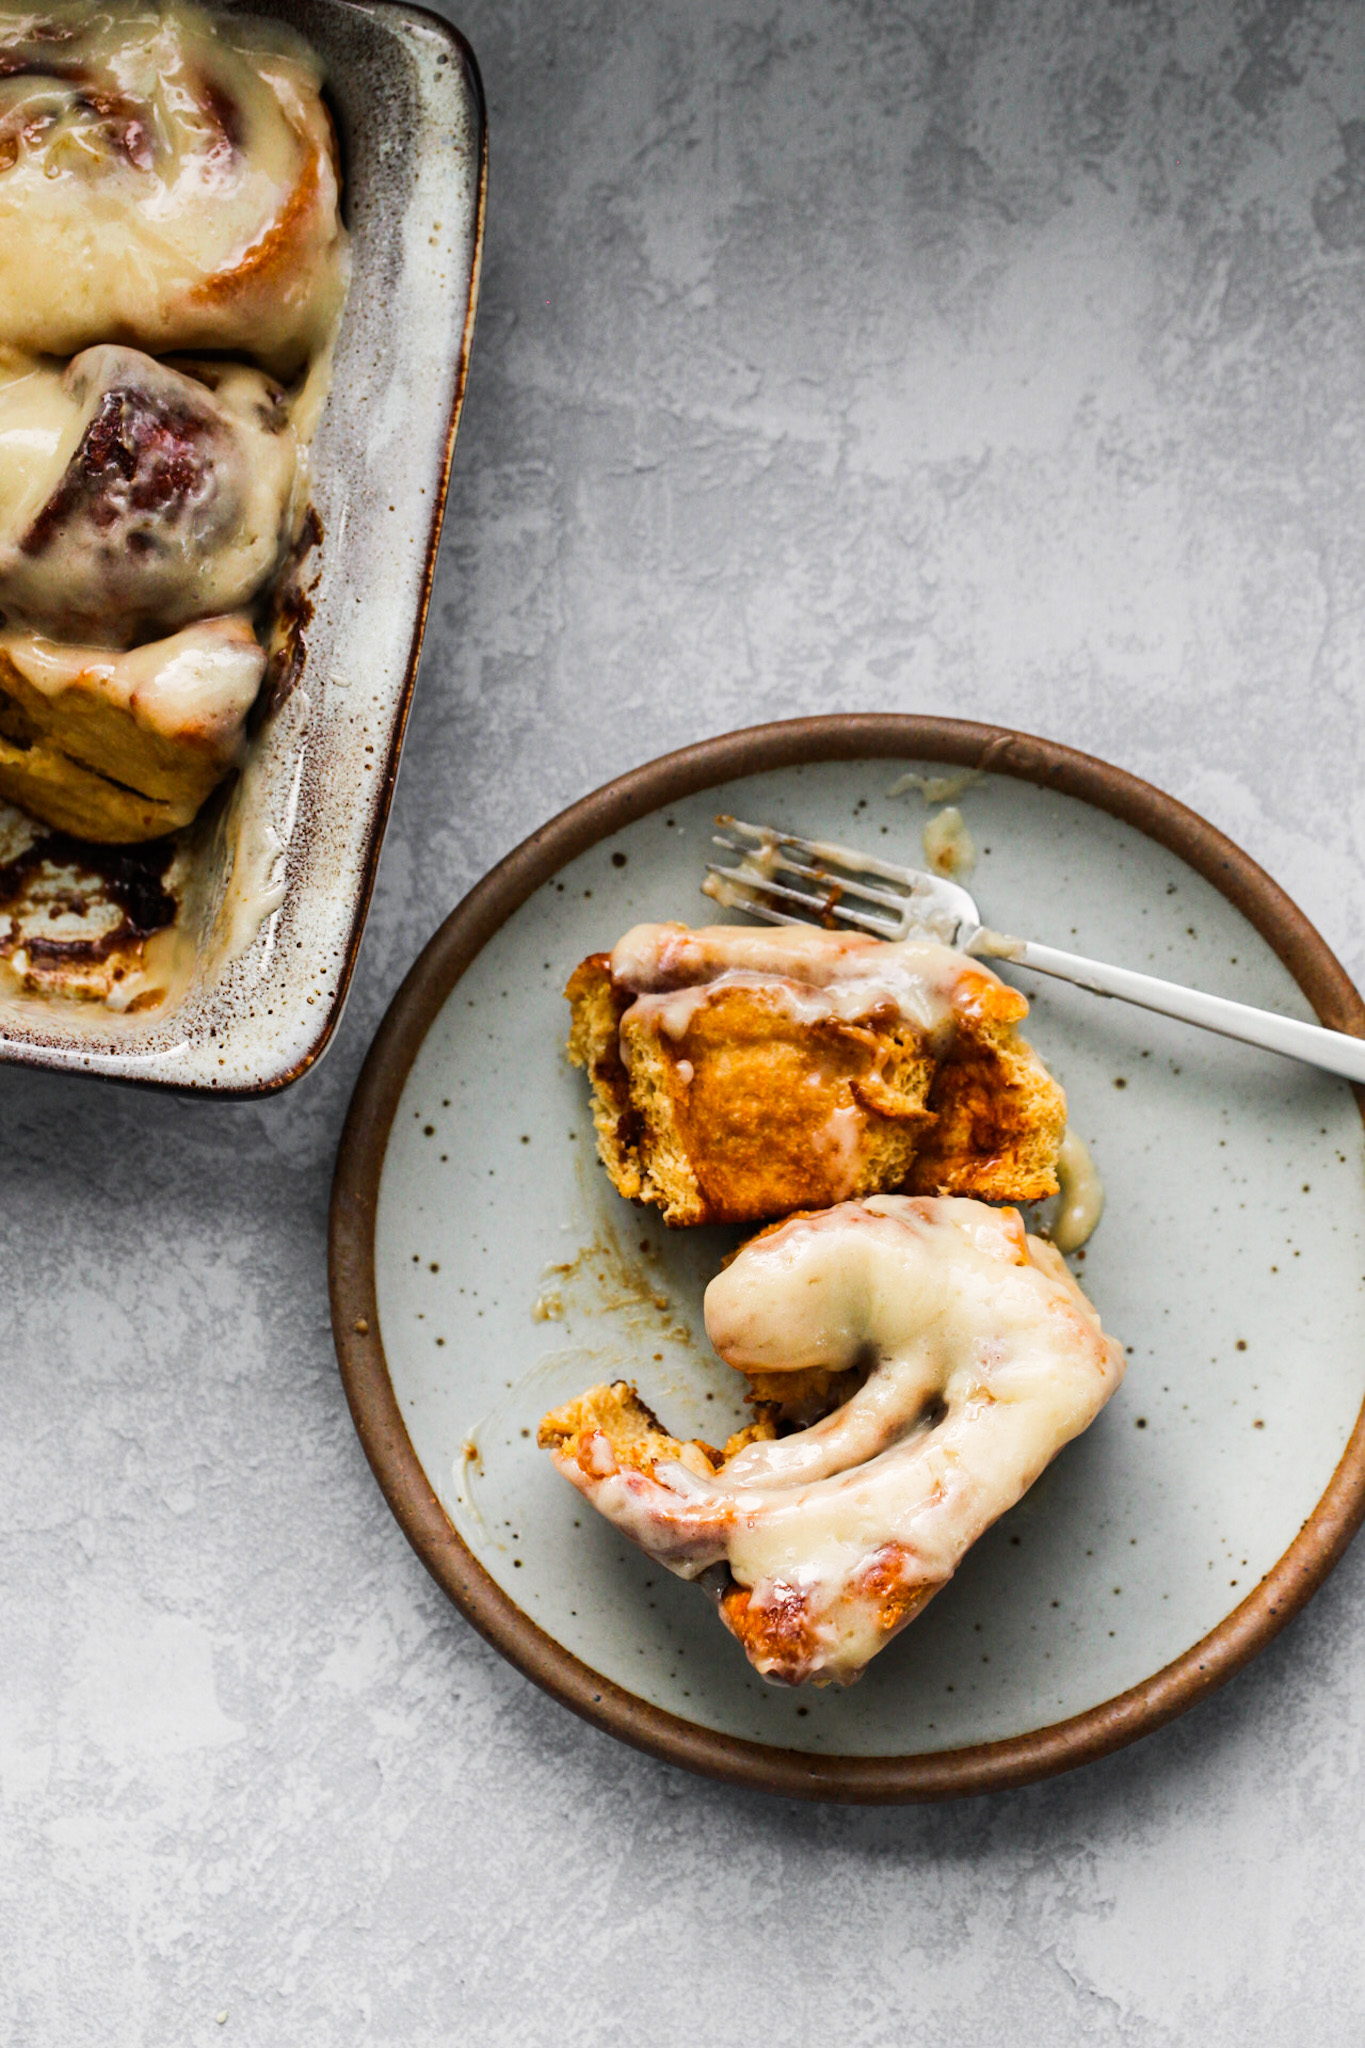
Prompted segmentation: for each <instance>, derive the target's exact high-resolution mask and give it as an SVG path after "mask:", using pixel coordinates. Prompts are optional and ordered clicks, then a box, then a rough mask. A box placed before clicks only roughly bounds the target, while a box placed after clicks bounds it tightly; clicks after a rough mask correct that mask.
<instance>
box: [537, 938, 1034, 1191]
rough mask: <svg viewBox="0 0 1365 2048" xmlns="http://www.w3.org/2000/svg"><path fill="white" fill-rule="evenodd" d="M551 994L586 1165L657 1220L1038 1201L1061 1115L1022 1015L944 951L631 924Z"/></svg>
mask: <svg viewBox="0 0 1365 2048" xmlns="http://www.w3.org/2000/svg"><path fill="white" fill-rule="evenodd" d="M565 994H566V995H567V997H568V999H569V1002H570V1003H571V1005H572V1008H573V1020H572V1027H571V1032H570V1037H569V1057H570V1059H571V1060H572V1061H573V1062H574V1063H575V1064H576V1065H578V1066H583V1067H586V1068H587V1070H588V1073H589V1077H590V1079H591V1082H592V1087H593V1097H594V1104H593V1116H594V1121H595V1123H596V1128H597V1141H598V1150H599V1152H600V1154H601V1157H602V1160H603V1163H604V1164H605V1166H606V1168H607V1171H608V1173H609V1174H610V1176H611V1179H612V1181H613V1183H614V1185H615V1186H616V1188H617V1189H618V1190H619V1191H620V1193H621V1194H623V1195H626V1196H628V1197H631V1198H634V1199H636V1200H639V1201H642V1202H647V1203H651V1204H653V1205H654V1206H656V1207H658V1208H659V1209H661V1210H662V1212H663V1217H664V1221H665V1222H667V1223H674V1224H693V1223H746V1222H762V1221H764V1220H766V1219H767V1218H769V1217H773V1216H782V1215H787V1214H790V1212H791V1211H792V1210H794V1209H809V1208H823V1207H825V1206H828V1205H829V1204H831V1203H835V1202H840V1201H845V1200H847V1199H848V1198H849V1197H850V1196H854V1195H864V1194H873V1193H875V1192H877V1191H878V1190H879V1189H896V1188H908V1189H910V1190H912V1191H914V1192H916V1193H926V1194H961V1195H978V1196H981V1197H983V1198H985V1199H987V1200H991V1201H1031V1200H1035V1199H1037V1198H1039V1197H1042V1196H1044V1195H1050V1194H1055V1193H1056V1190H1057V1177H1056V1161H1057V1153H1058V1148H1059V1146H1060V1144H1061V1141H1062V1135H1063V1132H1064V1130H1065V1128H1066V1100H1065V1097H1064V1095H1063V1093H1062V1091H1061V1089H1060V1088H1059V1087H1058V1086H1057V1083H1056V1082H1055V1081H1054V1080H1053V1079H1052V1077H1051V1076H1050V1075H1049V1074H1048V1072H1047V1070H1046V1068H1045V1067H1044V1066H1043V1064H1042V1062H1041V1060H1039V1059H1038V1057H1037V1055H1036V1054H1035V1053H1034V1051H1033V1049H1032V1047H1031V1046H1029V1045H1028V1044H1027V1043H1026V1042H1025V1040H1023V1039H1022V1038H1020V1037H1019V1036H1018V1033H1017V1030H1016V1026H1017V1024H1018V1023H1019V1021H1020V1019H1021V1018H1023V1017H1024V1016H1026V1015H1027V1013H1028V1003H1027V1001H1026V1000H1025V998H1024V997H1023V996H1022V995H1020V994H1019V992H1018V991H1017V990H1016V989H1013V988H1009V987H1007V986H1006V984H1005V983H1004V982H1002V981H1001V980H1000V979H999V978H998V976H996V975H995V974H993V973H992V972H991V970H990V969H989V968H988V967H984V966H983V965H982V964H981V963H980V962H979V961H976V960H971V959H968V958H967V957H966V956H965V955H964V954H961V953H955V952H952V951H950V950H949V949H948V948H947V947H945V946H938V945H931V944H920V943H912V942H905V943H901V944H896V945H892V944H888V943H886V942H885V941H883V940H879V939H873V938H866V937H863V936H861V935H859V934H856V933H850V932H832V931H819V930H814V929H810V928H806V927H802V928H799V929H798V928H795V927H790V928H786V929H781V930H777V931H771V930H757V929H755V928H754V927H752V926H741V925H717V926H713V927H711V928H707V929H702V930H698V931H692V930H689V929H688V927H687V926H686V925H681V924H662V925H639V926H637V927H636V928H635V930H633V931H631V932H628V933H627V934H626V936H625V937H624V938H623V939H622V940H621V941H620V943H619V944H618V945H617V946H616V948H615V949H614V951H613V952H612V953H611V954H609V955H608V954H604V953H601V954H594V955H593V956H592V957H591V958H589V959H587V960H585V961H584V962H583V963H582V965H581V966H580V967H579V968H577V970H576V971H575V973H574V974H573V976H572V977H571V979H570V981H569V985H568V987H567V989H566V990H565Z"/></svg>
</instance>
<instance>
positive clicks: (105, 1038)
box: [0, 0, 486, 1095]
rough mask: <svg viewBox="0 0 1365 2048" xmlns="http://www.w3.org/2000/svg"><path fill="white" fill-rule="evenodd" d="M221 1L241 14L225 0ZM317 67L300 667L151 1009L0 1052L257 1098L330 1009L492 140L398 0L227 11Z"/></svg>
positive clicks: (380, 803) (358, 885) (444, 422)
mask: <svg viewBox="0 0 1365 2048" xmlns="http://www.w3.org/2000/svg"><path fill="white" fill-rule="evenodd" d="M220 4H226V5H232V4H234V0H220ZM240 4H241V5H242V6H243V8H244V9H245V11H247V12H249V13H263V14H269V15H275V16H278V17H279V18H280V19H281V20H283V21H285V22H287V23H289V25H290V26H291V27H293V28H296V29H298V30H299V31H300V32H301V33H302V34H303V35H305V36H306V37H307V38H308V40H309V41H310V42H311V43H312V44H313V46H314V48H315V49H316V50H317V52H318V54H319V55H320V56H321V58H322V60H323V64H324V67H325V72H326V92H327V98H328V101H329V104H330V105H331V107H332V110H333V113H334V115H335V117H336V124H337V131H338V136H339V139H340V143H341V150H342V160H343V179H344V182H343V207H344V210H345V215H346V220H347V225H348V227H349V228H350V231H351V248H352V257H353V271H352V278H351V288H350V292H349V295H348V298H347V302H346V307H345V310H344V312H343V315H342V321H341V328H340V332H339V334H338V337H337V349H336V359H335V363H334V366H333V376H332V386H331V392H330V395H329V398H328V402H327V405H326V407H325V409H324V412H323V415H322V422H321V426H320V428H319V431H318V434H317V438H316V440H315V441H314V444H313V449H312V479H313V485H312V495H313V502H314V506H315V509H316V510H317V512H318V514H319V516H320V519H321V525H322V540H321V544H320V547H319V549H318V553H317V555H316V557H312V558H310V561H315V562H316V564H317V569H316V575H315V578H314V579H313V581H312V585H311V588H310V592H309V598H310V602H311V605H312V608H313V615H312V618H311V621H310V622H309V624H308V625H307V627H306V629H305V632H304V651H303V666H302V671H301V674H300V676H299V679H298V682H297V684H296V685H295V687H294V688H293V690H292V691H291V693H290V694H289V696H288V697H287V698H286V699H285V701H284V702H283V704H282V705H281V706H280V707H279V708H278V709H277V710H275V711H274V712H272V713H271V714H270V716H269V717H267V719H266V721H265V723H264V725H263V726H262V728H261V730H260V732H259V733H258V734H257V735H256V737H255V739H254V740H253V741H252V744H251V750H250V755H249V758H248V761H247V765H246V767H245V768H244V770H243V772H242V775H241V777H240V778H239V780H238V782H237V785H236V787H235V790H234V792H233V796H232V801H231V803H230V804H228V805H227V806H226V807H225V808H224V807H223V806H221V805H214V804H210V805H209V806H208V807H207V808H206V810H205V812H204V813H203V814H202V815H201V819H200V820H199V822H198V824H197V825H196V826H195V827H194V828H193V830H192V832H191V834H190V835H189V846H190V876H189V880H188V882H187V884H186V886H185V890H184V895H183V898H182V903H181V911H180V918H179V923H180V925H181V928H182V930H183V931H184V933H185V935H186V940H187V947H188V950H189V952H190V954H191V956H192V960H193V967H192V972H191V973H190V975H189V979H188V982H187V984H186V985H185V987H184V988H183V991H182V992H180V993H179V994H177V996H176V997H175V998H174V999H173V1000H172V1001H169V1002H167V1003H166V1004H164V1005H163V1006H161V1007H159V1008H158V1009H156V1010H152V1011H146V1012H141V1013H129V1014H125V1015H122V1016H120V1015H116V1014H115V1013H114V1012H113V1011H111V1010H109V1009H107V1008H106V1007H105V1006H104V1005H103V1004H102V1003H96V1002H90V1003H81V1002H70V1001H65V1000H46V999H43V998H41V997H30V996H24V997H14V998H5V999H0V1060H8V1061H15V1062H18V1063H21V1064H24V1065H30V1066H40V1067H56V1068H60V1069H63V1070H65V1071H68V1072H73V1073H89V1074H102V1075H109V1076H116V1077H118V1078H119V1079H121V1080H128V1081H142V1082H153V1083H158V1084H160V1085H162V1086H165V1087H172V1088H178V1089H185V1090H194V1089H211V1090H216V1091H217V1092H218V1093H220V1094H226V1095H250V1094H259V1093H262V1092H264V1091H266V1090H269V1089H273V1088H280V1087H283V1086H284V1085H285V1084H286V1083H287V1082H289V1081H292V1080H294V1079H295V1078H296V1077H297V1076H298V1075H299V1074H301V1073H302V1072H303V1071H304V1070H305V1069H306V1068H307V1067H308V1066H309V1065H311V1063H312V1062H313V1061H314V1060H315V1059H316V1058H317V1057H318V1055H319V1053H320V1052H321V1051H322V1049H323V1047H324V1046H325V1045H326V1043H327V1041H328V1039H329V1038H330V1036H331V1033H332V1031H333V1029H334V1028H335V1025H336V1022H337V1019H338V1017H339V1016H340V1014H341V1007H342V1003H343V1001H344V999H345V995H346V990H347V988H348V986H349V983H350V979H351V973H352V970H353V968H354V965H355V958H356V953H357V950H358V948H359V945H360V934H361V930H362V928H363V925H364V922H365V913H366V910H367V909H368V907H369V901H370V892H371V890H372V888H373V885H374V876H375V870H376V868H377V866H378V862H379V849H380V843H381V841H382V839H383V835H384V826H385V823H386V822H387V819H388V813H389V804H390V801H391V798H392V795H393V788H394V783H395V781H396V778H397V774H398V756H399V750H400V748H401V746H402V742H403V728H404V725H405V722H406V719H407V711H408V704H409V702H410V700H411V696H412V689H413V683H414V681H415V678H416V674H417V661H418V656H419V654H420V652H421V645H422V630H423V627H424V625H425V622H426V613H427V603H428V599H429V597H430V594H431V579H432V572H433V569H434V566H435V561H436V549H437V545H438V542H439V540H440V531H441V515H442V511H443V508H444V505H445V496H446V486H447V482H448V480H449V475H450V462H451V454H452V451H453V448H454V442H455V431H456V427H457V424H458V421H459V414H460V404H461V400H462V397H463V394H464V384H465V375H466V371H467V368H468V361H469V348H470V341H471V337H472V333H473V324H474V312H475V306H476V302H477V297H478V277H479V261H480V253H481V248H482V239H483V216H484V193H485V171H486V135H485V120H484V107H483V92H482V88H481V86H480V83H479V74H478V69H477V67H476V65H475V62H474V58H473V54H472V52H471V51H470V49H469V47H468V45H467V44H466V43H465V42H464V40H463V39H462V38H461V37H460V36H459V35H457V34H456V32H455V30H454V29H452V28H451V27H450V26H449V24H448V23H446V22H444V21H442V20H440V19H439V18H438V17H437V16H436V15H434V14H430V13H428V12H427V10H426V9H425V8H422V7H415V6H408V5H405V4H401V0H240Z"/></svg>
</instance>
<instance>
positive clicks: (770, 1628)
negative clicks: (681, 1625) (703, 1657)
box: [720, 1543, 939, 1685]
mask: <svg viewBox="0 0 1365 2048" xmlns="http://www.w3.org/2000/svg"><path fill="white" fill-rule="evenodd" d="M938 1590H939V1584H938V1582H926V1581H925V1579H924V1577H923V1575H922V1572H919V1571H917V1568H916V1566H915V1563H914V1560H913V1559H912V1558H911V1557H910V1555H909V1553H908V1552H907V1551H905V1550H904V1549H902V1547H901V1546H900V1545H899V1544H897V1543H887V1544H884V1545H883V1547H882V1549H881V1550H879V1551H878V1552H877V1554H876V1556H875V1557H873V1558H871V1559H869V1561H868V1564H867V1566H866V1568H865V1570H864V1571H863V1572H862V1574H861V1577H860V1578H859V1580H858V1582H857V1591H858V1594H859V1595H860V1596H866V1597H870V1598H871V1599H872V1600H873V1601H874V1602H875V1605H876V1615H877V1627H878V1630H879V1632H880V1634H881V1637H882V1639H883V1641H884V1642H885V1641H889V1640H890V1638H891V1637H892V1636H894V1635H898V1634H899V1633H900V1631H901V1630H902V1629H903V1628H904V1627H905V1625H906V1623H907V1622H910V1621H913V1620H914V1618H915V1616H916V1615H917V1614H919V1613H920V1612H921V1611H922V1610H923V1609H924V1608H925V1607H927V1606H928V1604H929V1602H930V1601H931V1600H932V1599H933V1597H934V1595H935V1593H937V1592H938ZM720 1614H721V1619H722V1621H723V1622H724V1623H725V1626H726V1627H727V1628H728V1629H729V1631H730V1633H731V1635H733V1636H734V1637H735V1638H736V1640H737V1641H738V1642H739V1643H741V1644H742V1645H743V1647H744V1654H745V1655H746V1656H747V1657H748V1659H749V1661H750V1663H751V1664H753V1665H754V1667H755V1668H756V1669H757V1670H759V1671H761V1672H762V1673H763V1675H764V1677H765V1678H772V1679H776V1680H777V1681H778V1682H779V1683H780V1684H784V1685H800V1684H801V1683H802V1681H803V1680H804V1679H807V1678H810V1677H812V1676H813V1677H814V1680H815V1683H816V1684H817V1685H820V1684H824V1683H827V1682H828V1681H827V1680H826V1679H825V1678H824V1677H823V1676H822V1674H821V1673H820V1672H819V1670H818V1669H817V1670H815V1671H814V1672H813V1671H812V1667H813V1666H817V1665H818V1664H819V1661H820V1653H821V1647H822V1646H821V1642H820V1636H819V1633H818V1631H817V1626H816V1623H815V1620H814V1617H813V1616H812V1614H811V1611H810V1601H809V1597H808V1595H807V1594H805V1593H804V1592H802V1590H801V1589H800V1588H799V1587H797V1586H784V1587H783V1588H782V1591H781V1593H780V1595H779V1596H778V1597H777V1598H775V1599H771V1598H770V1599H768V1600H765V1601H762V1602H758V1601H755V1599H754V1596H753V1594H752V1592H751V1591H750V1589H749V1587H747V1586H741V1585H739V1584H737V1583H736V1582H735V1581H733V1580H732V1581H731V1583H730V1585H729V1587H728V1588H727V1589H726V1591H725V1592H724V1593H722V1594H721V1596H720Z"/></svg>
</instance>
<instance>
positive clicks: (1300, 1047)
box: [1006, 941, 1365, 1083]
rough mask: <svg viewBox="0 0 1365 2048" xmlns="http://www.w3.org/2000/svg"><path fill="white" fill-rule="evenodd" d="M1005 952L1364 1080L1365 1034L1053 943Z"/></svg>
mask: <svg viewBox="0 0 1365 2048" xmlns="http://www.w3.org/2000/svg"><path fill="white" fill-rule="evenodd" d="M1006 957H1007V958H1008V959H1009V960H1010V961H1011V962H1012V964H1013V965H1015V966H1017V967H1032V968H1035V969H1036V970H1037V972H1038V973H1039V974H1052V975H1055V976H1056V977H1057V979H1058V980H1059V981H1074V982H1076V983H1077V984H1078V986H1079V987H1081V988H1088V989H1090V990H1091V991H1092V992H1093V993H1094V994H1095V995H1097V996H1118V997H1120V998H1121V1000H1122V1001H1124V1002H1125V1003H1137V1004H1139V1005H1140V1006H1141V1008H1142V1009H1144V1010H1160V1011H1161V1013H1162V1015H1163V1016H1166V1017H1179V1018H1180V1019H1181V1020H1182V1021H1183V1022H1184V1023H1186V1024H1198V1025H1200V1026H1202V1028H1203V1029H1204V1030H1205V1031H1220V1032H1221V1033H1222V1034H1223V1036H1224V1037H1225V1038H1240V1039H1242V1040H1244V1042H1245V1043H1246V1044H1247V1045H1260V1046H1264V1048H1265V1049H1266V1051H1267V1052H1282V1053H1285V1054H1287V1055H1288V1057H1289V1058H1290V1059H1291V1060H1304V1061H1306V1063H1307V1064H1308V1065H1309V1066H1310V1067H1325V1068H1326V1070H1327V1072H1328V1073H1329V1074H1340V1075H1342V1076H1343V1077H1344V1078H1345V1079H1346V1080H1348V1081H1360V1082H1363V1083H1365V1039H1361V1038H1352V1037H1350V1035H1349V1034H1348V1033H1347V1032H1345V1031H1328V1030H1326V1029H1325V1028H1324V1026H1323V1025H1321V1024H1300V1023H1299V1021H1298V1019H1297V1018H1296V1017H1277V1016H1276V1015H1275V1014H1274V1012H1273V1011H1271V1010H1256V1009H1253V1008H1252V1006H1251V1005H1250V1003H1233V1002H1229V1001H1228V999H1227V997H1226V996H1207V995H1203V994H1202V993H1201V992H1200V991H1199V990H1198V989H1193V988H1182V987H1181V986H1180V984H1179V983H1178V982H1174V981H1158V980H1157V978H1156V976H1155V975H1153V974H1135V973H1134V972H1133V970H1132V969H1131V968H1128V967H1108V966H1106V965H1105V964H1104V962H1103V961H1100V960H1083V959H1082V958H1081V956H1080V955H1079V954H1078V953H1061V952H1058V950H1057V948H1056V947H1055V946H1035V945H1033V944H1031V943H1029V942H1027V941H1026V942H1024V943H1022V944H1021V945H1020V949H1019V951H1018V952H1017V953H1016V952H1015V951H1014V950H1013V948H1011V950H1010V952H1009V954H1008V955H1007V956H1006Z"/></svg>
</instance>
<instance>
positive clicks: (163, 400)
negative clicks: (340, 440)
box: [0, 230, 303, 646]
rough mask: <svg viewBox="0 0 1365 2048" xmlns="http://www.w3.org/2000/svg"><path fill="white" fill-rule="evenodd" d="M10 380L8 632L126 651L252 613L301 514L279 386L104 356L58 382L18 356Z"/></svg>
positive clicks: (0, 542) (3, 490) (5, 521)
mask: <svg viewBox="0 0 1365 2048" xmlns="http://www.w3.org/2000/svg"><path fill="white" fill-rule="evenodd" d="M0 232H3V230H0ZM6 368H7V370H8V375H5V374H4V373H3V372H0V607H3V609H4V611H5V612H6V614H7V615H8V616H9V618H10V620H11V623H14V624H22V625H27V626H29V627H31V628H33V629H35V630H37V631H39V632H53V633H57V634H61V635H64V636H65V637H67V638H70V639H73V640H79V639H86V640H97V641H99V642H100V643H101V644H104V645H108V646H127V645H128V644H129V642H130V641H133V640H136V639H143V638H146V637H148V635H149V634H152V633H156V632H168V631H173V630H175V629H176V628H177V627H179V626H182V625H185V624H187V623H188V622H189V621H190V620H191V619H194V618H203V617H206V616H209V615H211V614H214V613H219V612H226V611H234V610H236V609H238V608H239V607H241V606H244V605H246V604H249V603H250V601H251V600H252V598H253V597H254V596H255V595H256V593H257V592H258V591H259V590H260V589H261V588H262V586H263V585H264V584H265V583H266V582H267V581H268V579H269V578H270V577H271V576H272V575H274V573H275V571H276V569H277V568H278V567H279V565H280V563H281V561H282V559H283V557H284V555H285V553H286V551H287V549H288V548H289V546H290V545H291V542H292V540H293V537H294V534H295V531H296V530H297V526H298V520H299V512H300V508H301V492H302V485H303V478H302V473H301V470H300V463H299V447H298V442H297V438H296V436H295V433H294V429H293V426H292V424H291V422H290V417H289V411H288V408H287V406H286V404H285V402H284V399H283V396H282V394H281V392H280V390H279V387H278V386H277V385H275V384H273V383H272V382H271V380H270V379H269V378H268V377H266V376H265V375H264V374H263V373H262V372H261V371H259V370H253V369H248V368H247V367H245V366H244V365H242V364H239V363H232V364H214V365H204V366H203V374H202V377H197V376H187V375H185V374H183V373H182V372H181V371H179V370H176V369H173V368H171V367H170V366H169V365H168V364H165V363H159V362H156V361H154V360H153V359H152V358H151V357H150V356H146V355H142V354H141V353H139V352H138V351H137V350H136V349H128V348H116V347H110V346H102V347H98V348H89V349H86V350H84V351H83V353H82V354H80V355H78V356H77V357H76V358H75V360H74V361H73V362H71V363H69V364H67V366H66V367H65V368H64V369H62V368H60V367H58V366H56V365H54V364H51V363H46V364H33V363H32V362H29V361H27V360H21V359H17V358H15V357H13V356H11V357H9V358H8V360H7V365H6ZM139 437H144V438H139ZM108 440H112V442H113V443H114V445H115V447H116V449H117V452H118V456H119V459H118V460H113V459H111V457H110V455H109V454H108V453H105V452H103V451H104V449H105V443H106V441H108ZM92 449H93V450H94V452H93V453H92V452H91V451H92ZM134 451H136V452H134ZM127 461H132V462H135V463H136V465H137V467H136V468H135V469H134V470H133V472H132V476H131V481H130V479H129V475H128V473H127V470H126V468H125V467H124V466H123V465H124V463H125V462H127Z"/></svg>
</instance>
